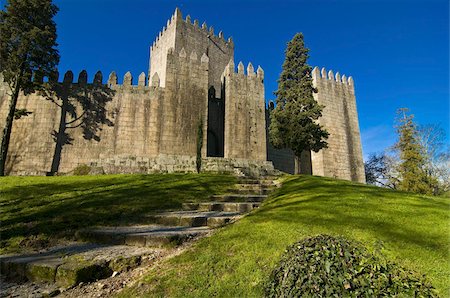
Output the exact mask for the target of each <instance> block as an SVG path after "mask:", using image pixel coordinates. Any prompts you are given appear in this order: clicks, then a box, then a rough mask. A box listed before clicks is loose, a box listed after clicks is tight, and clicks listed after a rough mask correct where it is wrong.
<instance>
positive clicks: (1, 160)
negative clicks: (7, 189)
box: [0, 70, 23, 176]
mask: <svg viewBox="0 0 450 298" xmlns="http://www.w3.org/2000/svg"><path fill="white" fill-rule="evenodd" d="M22 75H23V70H20V75H19V78H18V79H17V80H16V86H15V87H14V90H13V93H12V95H11V101H10V103H9V111H8V116H7V117H6V123H5V127H4V128H3V137H2V144H1V147H0V176H5V168H6V158H7V157H8V147H9V141H10V139H11V131H12V126H13V121H14V113H15V111H16V105H17V99H18V98H19V92H20V79H21V77H22Z"/></svg>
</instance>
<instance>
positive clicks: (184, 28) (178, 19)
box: [149, 8, 234, 92]
mask: <svg viewBox="0 0 450 298" xmlns="http://www.w3.org/2000/svg"><path fill="white" fill-rule="evenodd" d="M169 49H173V50H174V51H175V52H180V51H181V49H184V50H185V52H186V53H192V52H195V53H205V54H206V56H208V58H209V60H210V61H211V65H210V68H209V70H208V85H209V86H213V87H214V88H215V90H216V91H217V92H218V91H219V90H220V87H221V81H220V78H221V75H222V73H223V71H224V69H225V66H227V64H228V62H229V61H230V59H232V58H233V57H234V44H233V40H232V39H231V38H229V39H228V40H225V39H224V36H223V33H222V32H219V34H218V35H215V34H214V28H213V27H212V26H211V27H208V26H207V25H206V23H205V22H204V23H203V24H202V25H201V26H200V25H199V22H198V20H195V21H194V22H193V23H192V22H191V17H190V16H187V17H186V18H185V19H183V16H182V14H181V11H180V10H179V9H178V8H177V9H176V10H175V13H174V14H173V15H172V17H171V18H170V19H169V20H168V21H167V25H166V26H165V27H164V28H163V30H162V31H161V32H160V33H159V35H158V37H157V38H156V40H155V42H154V43H153V44H152V46H151V47H150V71H149V73H150V77H152V76H153V75H154V74H155V73H158V75H159V78H160V79H161V87H165V81H166V66H167V58H166V56H167V52H168V51H169Z"/></svg>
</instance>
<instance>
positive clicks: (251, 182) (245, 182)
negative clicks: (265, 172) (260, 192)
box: [237, 178, 279, 186]
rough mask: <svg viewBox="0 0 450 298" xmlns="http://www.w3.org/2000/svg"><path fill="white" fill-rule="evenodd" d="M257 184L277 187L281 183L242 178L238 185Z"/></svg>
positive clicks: (270, 180)
mask: <svg viewBox="0 0 450 298" xmlns="http://www.w3.org/2000/svg"><path fill="white" fill-rule="evenodd" d="M240 184H257V185H262V186H277V185H278V184H279V183H278V182H277V181H276V180H273V179H253V178H240V179H238V184H237V185H240Z"/></svg>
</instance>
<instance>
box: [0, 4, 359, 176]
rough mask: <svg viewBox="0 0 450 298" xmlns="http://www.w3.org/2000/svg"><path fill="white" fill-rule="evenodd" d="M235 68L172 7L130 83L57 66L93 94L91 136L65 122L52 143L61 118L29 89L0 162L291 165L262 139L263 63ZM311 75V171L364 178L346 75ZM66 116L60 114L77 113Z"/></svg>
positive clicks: (227, 50) (257, 169) (2, 88)
mask: <svg viewBox="0 0 450 298" xmlns="http://www.w3.org/2000/svg"><path fill="white" fill-rule="evenodd" d="M244 68H245V67H244V65H243V64H242V62H240V63H239V64H238V65H237V70H236V66H235V63H234V43H233V40H232V39H231V38H228V39H225V38H224V35H223V33H222V32H219V33H218V34H217V35H216V34H215V33H214V29H213V28H212V27H209V28H208V27H207V26H206V24H205V23H203V25H201V26H200V25H199V22H198V21H197V20H194V21H193V22H192V21H191V19H190V17H189V16H187V17H186V18H185V19H183V17H182V14H181V11H180V10H179V9H176V10H175V13H174V14H173V15H172V17H171V18H170V19H169V20H168V21H167V25H166V26H165V27H164V28H163V30H162V31H161V32H160V33H159V35H158V37H157V38H156V40H155V41H154V42H153V44H152V45H151V47H150V69H149V72H148V76H146V74H145V73H141V74H140V75H139V77H138V80H137V85H134V84H133V77H132V75H131V74H130V73H129V72H128V73H126V74H125V75H124V78H123V83H122V84H120V85H119V84H118V83H117V75H116V73H114V72H112V73H111V74H110V75H109V77H108V80H107V82H106V85H105V84H103V77H102V74H101V72H98V73H97V74H95V77H94V80H93V83H92V84H88V83H87V74H86V72H81V73H80V75H79V76H78V80H77V81H76V82H75V81H74V79H73V73H72V72H71V71H68V72H67V73H66V74H65V75H64V79H63V80H62V82H60V83H59V85H60V86H61V90H62V94H66V97H70V96H71V94H76V95H74V96H79V94H80V90H82V94H84V96H87V97H90V98H94V97H95V96H99V94H101V99H102V100H103V103H104V104H105V106H104V107H105V117H106V118H107V120H108V121H103V122H102V125H101V126H99V127H98V128H97V129H96V130H95V131H94V132H93V133H92V134H93V135H95V137H93V135H90V137H87V136H86V132H85V131H83V129H82V125H81V126H80V125H79V126H77V125H72V126H68V125H67V126H64V129H66V128H70V131H69V130H68V131H67V135H69V134H70V141H69V142H67V143H65V144H62V145H61V144H60V145H59V150H58V146H57V145H55V140H56V137H55V136H56V135H57V134H58V131H59V132H61V118H64V119H66V117H61V115H62V109H61V105H57V104H55V102H56V100H53V99H50V100H48V99H49V98H47V100H46V99H45V98H43V96H42V95H40V94H37V93H34V94H30V95H26V96H25V95H21V96H20V98H19V100H18V107H17V108H25V109H27V110H28V111H31V112H33V113H32V114H31V115H29V116H27V117H24V118H22V119H18V120H16V121H14V126H13V132H12V137H11V143H10V148H9V153H8V161H7V172H8V173H9V174H13V175H44V174H46V173H48V172H49V171H50V169H52V170H53V171H55V170H57V172H60V173H70V172H71V171H73V170H74V169H75V168H76V167H77V166H79V165H82V164H86V165H89V166H90V167H91V168H92V170H93V172H95V173H136V172H137V173H150V172H195V171H197V169H198V168H199V167H200V168H201V169H202V171H219V172H233V171H234V172H236V171H238V172H242V171H243V172H247V173H250V174H256V175H261V174H267V173H271V172H273V169H274V168H273V166H275V168H278V169H281V170H284V171H287V172H293V171H295V169H293V167H294V157H293V155H292V152H291V151H290V150H274V149H273V148H271V146H270V145H268V142H267V136H266V133H267V121H266V120H267V117H268V111H267V110H266V104H265V98H264V71H263V69H262V68H261V67H258V68H257V69H256V70H255V68H254V66H253V65H252V64H251V63H249V64H248V65H247V67H246V70H244ZM312 75H313V82H314V84H315V86H316V87H317V88H318V90H319V92H318V93H317V94H315V97H316V100H317V101H318V102H319V103H321V104H323V105H325V109H324V112H323V117H322V118H321V119H320V122H321V123H322V124H323V125H324V126H325V127H326V128H327V130H328V131H329V132H330V138H329V140H328V142H329V148H327V149H325V150H322V151H320V152H318V153H312V154H311V155H309V154H308V155H307V156H308V158H310V161H309V162H310V163H311V167H312V172H313V174H317V175H323V176H331V177H337V178H342V179H347V180H353V181H360V182H364V168H363V162H362V152H361V143H360V135H359V127H358V118H357V113H356V102H355V96H354V87H353V80H352V78H348V79H347V78H346V77H345V76H342V77H341V76H340V75H339V74H338V73H337V74H336V76H334V75H333V73H332V72H331V71H330V72H329V73H325V70H322V72H320V71H319V70H318V69H317V68H314V71H313V73H312ZM51 79H52V78H50V80H51ZM53 80H57V78H53ZM88 86H91V87H89V88H88ZM96 86H97V87H96ZM75 90H77V91H75ZM92 90H97V91H95V92H94V91H92ZM99 90H100V91H99ZM88 91H89V92H88ZM109 91H111V92H109ZM7 92H8V87H7V86H6V85H5V84H4V83H3V82H0V123H4V121H5V118H6V111H7V106H8V102H9V97H8V95H7ZM83 92H84V93H83ZM64 113H67V111H64ZM87 114H91V115H90V116H92V117H95V116H96V115H97V114H95V113H87ZM92 114H95V115H92ZM65 115H66V114H64V116H65ZM73 117H75V118H77V119H73V121H72V120H70V119H68V122H67V123H72V122H74V121H75V120H80V119H81V120H80V121H82V120H83V119H84V117H87V116H86V115H84V113H83V114H82V115H81V116H79V117H77V116H73ZM78 118H79V119H78ZM103 120H105V119H103ZM67 123H65V124H67ZM58 129H59V130H58ZM64 132H65V131H64ZM56 142H57V140H56ZM55 146H56V149H55ZM55 155H58V156H57V158H56V163H55ZM55 164H56V168H55Z"/></svg>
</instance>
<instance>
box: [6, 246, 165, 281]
mask: <svg viewBox="0 0 450 298" xmlns="http://www.w3.org/2000/svg"><path fill="white" fill-rule="evenodd" d="M157 253H158V252H157V251H156V250H155V249H149V248H139V247H134V248H130V247H128V246H124V245H112V246H111V245H109V246H107V245H100V244H92V243H73V244H70V245H66V246H59V247H53V248H50V249H48V250H46V251H41V252H38V253H32V254H23V255H2V256H0V270H1V275H2V277H4V278H6V279H8V280H13V281H16V282H20V281H33V282H50V283H56V285H57V286H59V287H64V288H67V287H71V286H74V285H76V284H78V283H80V282H91V281H95V280H98V279H103V278H107V277H110V276H111V275H112V273H113V272H120V271H126V270H128V269H130V268H132V267H136V266H138V265H139V264H140V263H141V262H142V261H143V260H145V259H151V258H153V257H154V256H155V255H156V254H157Z"/></svg>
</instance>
